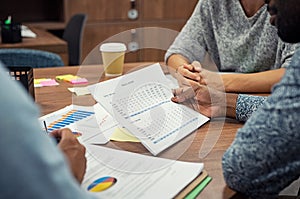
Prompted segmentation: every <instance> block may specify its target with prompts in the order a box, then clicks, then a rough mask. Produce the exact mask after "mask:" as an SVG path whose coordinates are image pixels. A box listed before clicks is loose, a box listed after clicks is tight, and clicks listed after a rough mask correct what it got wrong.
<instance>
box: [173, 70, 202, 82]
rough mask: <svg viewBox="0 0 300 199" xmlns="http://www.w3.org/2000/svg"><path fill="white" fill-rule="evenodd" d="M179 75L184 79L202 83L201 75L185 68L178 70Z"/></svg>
mask: <svg viewBox="0 0 300 199" xmlns="http://www.w3.org/2000/svg"><path fill="white" fill-rule="evenodd" d="M178 72H179V74H181V75H182V76H183V77H185V78H188V79H191V80H194V81H200V75H199V73H198V72H192V71H190V70H188V69H186V68H184V67H180V68H179V69H178Z"/></svg>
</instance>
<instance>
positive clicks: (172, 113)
mask: <svg viewBox="0 0 300 199" xmlns="http://www.w3.org/2000/svg"><path fill="white" fill-rule="evenodd" d="M169 85H170V82H169V81H168V80H167V79H166V77H165V75H164V73H163V71H162V70H161V67H160V65H159V64H153V65H151V66H148V67H146V68H143V69H141V70H138V71H135V72H132V73H130V74H126V75H124V76H121V77H118V78H115V79H112V80H109V81H105V82H101V83H98V84H96V85H93V86H90V87H88V88H89V90H90V91H91V94H92V95H93V96H94V98H95V100H96V101H98V102H99V103H100V104H101V105H102V106H103V107H104V108H106V110H107V111H108V112H109V113H111V115H112V116H113V117H114V118H115V120H116V121H117V122H118V123H119V124H121V125H122V126H124V127H125V128H126V129H127V130H129V132H131V133H132V134H133V135H134V136H136V137H137V138H138V139H139V140H141V142H142V144H143V145H144V146H145V147H146V148H148V150H149V151H150V152H151V153H152V154H153V155H157V154H158V153H160V152H161V151H163V150H165V149H166V148H168V147H170V146H171V145H173V144H174V143H176V142H178V141H179V140H181V139H182V138H183V137H185V136H187V135H188V134H190V133H191V132H193V131H194V130H196V129H197V128H198V127H200V126H201V125H203V124H204V123H206V122H207V121H208V120H209V118H207V117H205V116H204V115H201V114H199V113H198V112H196V111H194V110H192V109H190V108H188V107H186V106H184V105H181V104H176V103H173V102H172V101H171V97H172V96H173V93H172V90H171V88H170V87H169Z"/></svg>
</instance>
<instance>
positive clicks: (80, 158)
mask: <svg viewBox="0 0 300 199" xmlns="http://www.w3.org/2000/svg"><path fill="white" fill-rule="evenodd" d="M50 135H51V136H53V137H54V138H56V139H58V140H60V141H59V143H58V145H57V146H58V147H59V148H60V149H61V151H62V152H63V153H64V155H65V157H66V158H67V160H68V162H69V166H70V168H71V170H72V172H73V175H74V176H75V178H76V179H77V180H78V182H79V183H81V182H82V180H83V177H84V174H85V170H86V158H85V147H84V146H83V145H81V144H80V143H79V141H78V140H77V138H76V136H74V134H73V133H72V131H71V130H70V129H66V128H65V129H59V130H55V131H52V132H51V133H50Z"/></svg>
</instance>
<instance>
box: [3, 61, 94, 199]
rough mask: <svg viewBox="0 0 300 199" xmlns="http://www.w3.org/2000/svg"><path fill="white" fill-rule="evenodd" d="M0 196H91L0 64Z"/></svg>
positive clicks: (23, 94)
mask: <svg viewBox="0 0 300 199" xmlns="http://www.w3.org/2000/svg"><path fill="white" fill-rule="evenodd" d="M0 93H1V97H0V162H1V169H0V176H1V177H0V187H1V188H0V189H1V191H0V198H14V199H18V198H43V199H48V198H49V199H53V198H56V199H59V198H62V199H67V198H70V199H74V198H78V199H79V198H80V199H82V198H91V196H90V195H88V193H87V192H85V191H83V190H82V189H81V188H80V185H79V184H78V183H77V181H76V180H75V178H74V177H73V175H72V174H71V172H70V170H69V168H68V165H67V163H66V161H65V160H64V157H63V155H62V153H61V152H60V151H59V149H58V148H57V147H56V145H55V144H54V142H53V141H52V140H51V139H50V138H49V137H48V136H47V135H46V134H45V133H44V132H43V130H42V128H41V126H40V124H39V122H38V116H39V112H38V109H37V108H36V107H35V106H34V103H33V101H32V100H30V98H29V97H28V96H27V94H26V93H25V92H24V91H23V88H21V87H20V85H17V83H15V82H13V81H11V80H10V79H9V78H8V73H5V72H4V69H3V66H2V65H1V63H0Z"/></svg>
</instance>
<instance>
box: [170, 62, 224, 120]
mask: <svg viewBox="0 0 300 199" xmlns="http://www.w3.org/2000/svg"><path fill="white" fill-rule="evenodd" d="M176 72H177V73H176V78H177V81H178V83H179V86H180V87H179V88H178V89H175V90H173V94H174V97H173V98H172V101H173V102H176V103H183V102H185V101H187V100H191V99H192V100H193V102H194V103H195V105H196V106H195V105H194V106H193V107H197V109H198V110H197V111H199V112H200V113H202V114H203V115H205V116H207V117H221V116H225V115H226V93H224V86H223V81H222V78H221V76H220V75H219V74H218V73H215V72H211V71H208V70H205V69H203V68H202V66H201V64H200V63H199V62H193V63H192V64H184V65H182V66H180V67H179V68H177V70H176Z"/></svg>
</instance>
